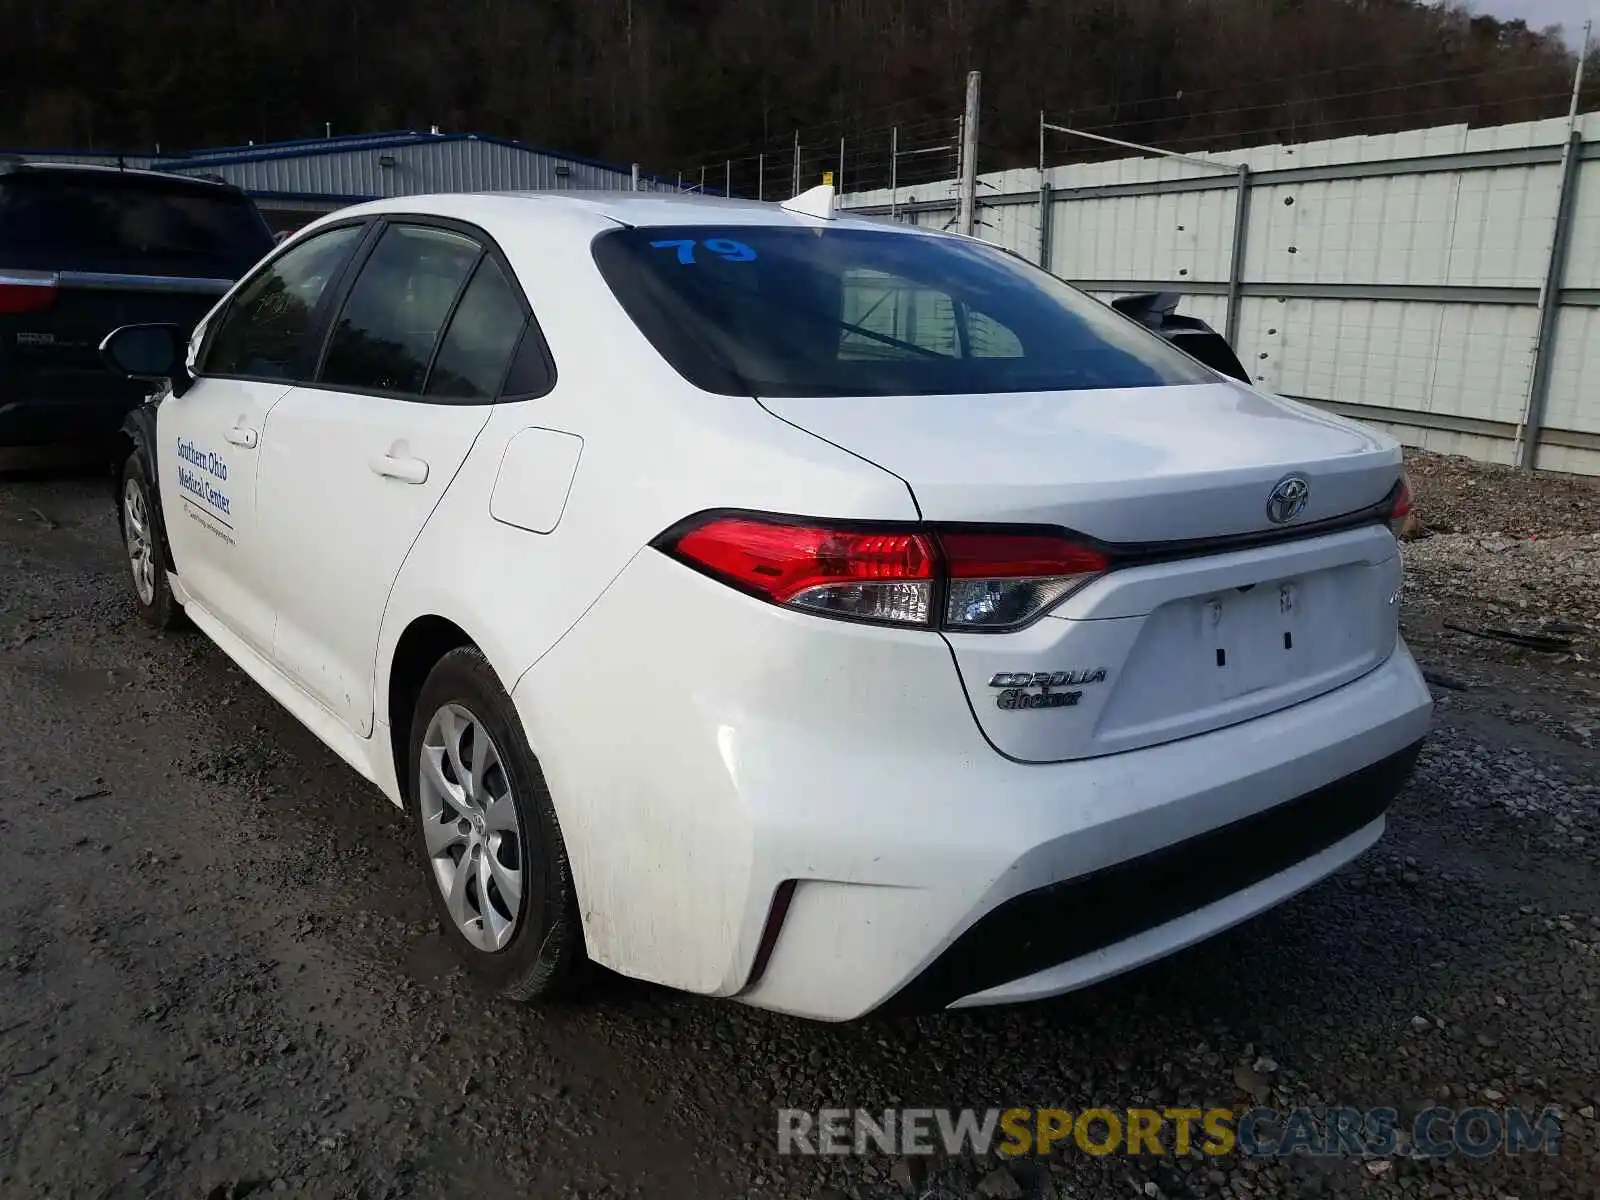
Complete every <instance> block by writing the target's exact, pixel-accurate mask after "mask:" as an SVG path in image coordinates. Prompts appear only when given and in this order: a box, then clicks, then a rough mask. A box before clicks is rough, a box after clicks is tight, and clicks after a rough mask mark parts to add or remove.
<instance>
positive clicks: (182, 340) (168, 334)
mask: <svg viewBox="0 0 1600 1200" xmlns="http://www.w3.org/2000/svg"><path fill="white" fill-rule="evenodd" d="M187 346H188V339H187V338H186V337H184V334H183V330H181V329H179V328H178V327H177V326H176V325H124V326H122V327H121V328H120V329H113V330H112V331H111V332H110V333H108V334H106V336H105V340H104V341H102V342H101V343H100V354H101V356H102V357H103V358H104V359H105V360H106V363H107V365H109V366H110V367H111V369H112V370H113V371H116V372H118V373H120V374H123V375H126V376H128V377H129V378H130V379H162V380H171V382H172V390H173V392H174V393H175V394H176V395H180V396H181V395H182V394H183V393H184V392H185V391H187V390H188V388H189V371H188V369H187V368H186V367H185V366H184V361H183V360H184V352H185V350H186V349H187Z"/></svg>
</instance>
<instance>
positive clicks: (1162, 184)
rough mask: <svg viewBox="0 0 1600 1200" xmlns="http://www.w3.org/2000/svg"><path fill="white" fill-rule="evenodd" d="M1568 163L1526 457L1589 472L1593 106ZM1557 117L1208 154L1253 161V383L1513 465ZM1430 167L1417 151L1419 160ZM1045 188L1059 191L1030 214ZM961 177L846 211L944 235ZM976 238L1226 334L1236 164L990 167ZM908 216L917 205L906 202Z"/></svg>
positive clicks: (1594, 278) (1595, 446)
mask: <svg viewBox="0 0 1600 1200" xmlns="http://www.w3.org/2000/svg"><path fill="white" fill-rule="evenodd" d="M1580 132H1581V133H1582V135H1583V136H1584V137H1585V138H1586V139H1587V140H1586V142H1585V144H1584V145H1582V146H1581V147H1580V148H1579V150H1578V160H1579V161H1578V163H1577V164H1576V167H1575V172H1576V173H1575V174H1574V175H1573V176H1571V184H1570V186H1571V187H1572V188H1575V189H1576V190H1575V193H1574V194H1573V195H1572V197H1571V199H1570V201H1569V204H1570V210H1571V220H1570V222H1569V224H1568V239H1569V245H1568V248H1567V255H1566V259H1565V272H1564V277H1563V279H1562V289H1561V292H1560V295H1559V301H1560V304H1559V307H1558V308H1557V309H1556V310H1555V316H1554V340H1553V342H1552V344H1551V345H1550V346H1549V347H1548V348H1547V351H1548V386H1547V390H1546V392H1545V402H1544V410H1543V415H1544V421H1543V425H1544V428H1543V431H1542V433H1541V437H1540V439H1539V445H1538V459H1537V461H1538V465H1540V466H1543V467H1548V468H1552V469H1557V470H1572V471H1584V472H1587V473H1596V474H1600V114H1589V115H1588V116H1586V117H1584V118H1581V119H1580ZM1567 135H1568V129H1567V123H1566V121H1564V120H1553V121H1537V122H1528V123H1525V124H1519V125H1508V126H1499V127H1495V128H1488V129H1469V128H1467V127H1465V126H1450V127H1446V128H1438V129H1421V130H1413V131H1409V132H1405V133H1398V134H1389V135H1382V136H1375V137H1358V138H1341V139H1337V140H1334V141H1327V142H1314V143H1307V144H1303V145H1298V146H1263V147H1255V148H1252V149H1247V150H1242V151H1237V152H1232V153H1226V154H1216V155H1211V156H1209V157H1211V158H1213V159H1215V160H1216V161H1218V162H1219V163H1220V164H1222V165H1223V166H1224V167H1228V168H1233V167H1236V166H1237V165H1238V164H1241V163H1242V164H1245V165H1246V166H1248V167H1249V169H1250V171H1251V172H1252V176H1251V179H1252V186H1251V187H1250V189H1249V202H1248V214H1249V215H1248V223H1247V226H1246V234H1245V242H1244V245H1245V254H1244V257H1243V261H1242V269H1241V270H1240V271H1239V273H1238V278H1237V280H1233V281H1231V282H1234V283H1236V284H1237V285H1238V287H1237V291H1238V299H1237V301H1236V306H1237V312H1236V315H1237V321H1238V335H1237V347H1236V348H1237V349H1238V351H1239V356H1240V358H1241V360H1243V361H1244V363H1245V364H1246V366H1247V367H1249V368H1250V370H1251V371H1252V373H1253V374H1254V375H1255V376H1256V380H1257V383H1258V386H1260V387H1263V388H1266V389H1269V390H1272V391H1275V392H1279V393H1281V394H1284V395H1291V396H1297V397H1301V398H1304V399H1308V400H1311V401H1313V402H1316V403H1320V404H1325V405H1328V406H1330V407H1334V408H1339V409H1342V410H1344V411H1350V412H1353V413H1355V414H1356V415H1359V416H1361V417H1363V418H1364V419H1370V420H1374V421H1376V422H1378V423H1380V424H1383V425H1385V426H1386V427H1388V428H1390V429H1391V430H1392V431H1393V432H1395V433H1396V434H1397V435H1399V436H1401V437H1402V438H1403V439H1404V440H1406V441H1407V442H1411V443H1413V444H1418V445H1425V446H1428V447H1430V448H1437V449H1441V450H1445V451H1449V452H1459V453H1470V454H1473V455H1475V456H1478V457H1482V458H1489V459H1496V460H1501V461H1509V460H1510V459H1511V458H1512V457H1513V455H1514V452H1515V445H1516V441H1515V439H1516V437H1517V433H1518V428H1519V426H1520V425H1521V423H1522V422H1523V419H1524V416H1525V415H1526V412H1527V406H1528V399H1529V395H1530V391H1531V390H1532V389H1533V385H1534V378H1533V375H1534V369H1535V362H1536V351H1537V346H1538V340H1539V311H1540V310H1539V307H1538V301H1539V296H1540V289H1541V285H1542V284H1543V283H1544V281H1545V277H1546V271H1547V268H1548V266H1549V263H1550V261H1551V251H1552V246H1553V244H1554V243H1555V240H1556V230H1557V216H1558V205H1559V204H1560V199H1561V192H1562V178H1563V175H1562V165H1561V149H1562V147H1563V146H1564V144H1565V142H1566V140H1567ZM1430 159H1431V160H1432V161H1431V162H1430V161H1427V160H1430ZM1041 183H1044V184H1047V185H1048V187H1049V188H1050V189H1051V197H1052V198H1051V201H1050V204H1049V211H1048V214H1047V216H1048V222H1047V224H1046V223H1042V222H1041V210H1040V203H1039V196H1040V193H1041ZM955 194H956V183H955V181H954V180H951V181H948V182H946V183H942V184H936V185H926V186H922V187H918V188H903V189H901V191H900V193H899V194H898V195H897V196H895V195H891V193H889V192H888V191H879V192H866V193H859V194H855V195H851V196H846V197H844V199H843V204H844V206H845V207H847V208H856V209H867V210H869V211H877V212H882V211H884V210H885V209H886V208H887V206H888V205H889V204H890V202H891V200H892V201H893V203H894V205H895V208H896V210H897V215H899V216H901V218H902V219H904V220H907V221H909V222H912V223H915V224H918V225H922V226H927V227H931V228H951V227H953V225H954V217H955V206H956V202H955ZM977 198H978V205H979V209H978V211H979V220H980V222H981V224H980V226H979V230H978V232H979V235H980V236H982V237H983V238H985V239H987V240H989V241H994V242H997V243H999V244H1001V245H1004V246H1006V247H1008V248H1010V249H1012V250H1015V251H1017V252H1018V253H1020V254H1022V255H1024V256H1026V257H1028V258H1030V259H1031V260H1033V261H1035V262H1039V261H1041V256H1040V239H1041V230H1042V229H1047V230H1048V235H1047V236H1048V242H1049V248H1048V254H1047V256H1046V261H1044V262H1043V265H1045V266H1047V267H1048V268H1049V269H1050V270H1051V271H1052V272H1054V273H1055V274H1056V275H1059V276H1061V277H1062V278H1064V279H1069V280H1072V281H1074V282H1078V283H1080V284H1082V285H1084V286H1086V287H1087V288H1088V289H1089V290H1090V291H1092V292H1093V293H1094V294H1096V295H1099V296H1102V297H1103V298H1105V299H1110V298H1112V297H1113V296H1116V295H1122V294H1127V293H1128V292H1132V291H1145V290H1150V289H1152V288H1159V289H1161V290H1169V291H1183V292H1185V293H1186V295H1185V299H1184V302H1183V305H1182V306H1181V311H1184V312H1186V313H1189V314H1191V315H1194V316H1197V317H1200V318H1202V319H1204V320H1206V321H1208V322H1210V323H1211V324H1213V325H1214V326H1216V327H1217V328H1218V329H1219V330H1220V329H1223V328H1224V327H1225V324H1226V321H1227V318H1228V313H1229V291H1230V275H1231V273H1232V267H1233V255H1234V245H1235V230H1234V224H1235V220H1236V215H1237V213H1238V209H1239V190H1238V185H1237V177H1236V176H1235V175H1234V174H1232V173H1231V171H1217V172H1209V171H1207V170H1205V169H1204V168H1203V167H1196V166H1190V165H1188V164H1185V163H1182V162H1177V161H1173V160H1169V159H1162V158H1151V157H1145V158H1127V159H1118V160H1114V161H1109V162H1100V163H1088V164H1079V165H1075V166H1068V167H1057V168H1052V169H1050V170H1048V171H1046V172H1045V173H1044V178H1043V180H1041V178H1040V173H1039V172H1038V171H1034V170H1020V171H1005V172H998V173H995V174H991V175H985V176H983V177H982V180H981V182H980V185H979V188H978V193H977ZM907 210H909V211H907Z"/></svg>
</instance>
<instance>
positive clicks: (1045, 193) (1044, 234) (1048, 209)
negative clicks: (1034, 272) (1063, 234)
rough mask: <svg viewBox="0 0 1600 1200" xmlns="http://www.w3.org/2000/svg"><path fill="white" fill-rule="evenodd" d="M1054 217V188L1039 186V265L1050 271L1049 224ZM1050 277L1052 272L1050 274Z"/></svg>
mask: <svg viewBox="0 0 1600 1200" xmlns="http://www.w3.org/2000/svg"><path fill="white" fill-rule="evenodd" d="M1054 216H1055V188H1053V187H1051V186H1050V185H1049V184H1048V183H1044V182H1041V183H1040V184H1039V265H1040V266H1041V267H1043V268H1044V269H1045V270H1046V271H1049V270H1050V234H1051V229H1050V222H1051V219H1052V218H1053V217H1054ZM1050 273H1051V274H1052V275H1053V274H1055V272H1054V271H1051V272H1050Z"/></svg>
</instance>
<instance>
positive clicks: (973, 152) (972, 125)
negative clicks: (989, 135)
mask: <svg viewBox="0 0 1600 1200" xmlns="http://www.w3.org/2000/svg"><path fill="white" fill-rule="evenodd" d="M982 78H983V76H982V74H981V73H980V72H978V71H968V72H967V108H966V114H965V115H964V116H963V117H962V118H961V209H960V213H959V217H958V220H957V223H956V227H957V229H959V230H960V231H961V232H962V233H964V234H966V235H967V236H968V237H971V236H972V234H973V231H974V230H975V229H976V228H977V223H978V108H979V96H980V90H981V86H982V84H981V80H982Z"/></svg>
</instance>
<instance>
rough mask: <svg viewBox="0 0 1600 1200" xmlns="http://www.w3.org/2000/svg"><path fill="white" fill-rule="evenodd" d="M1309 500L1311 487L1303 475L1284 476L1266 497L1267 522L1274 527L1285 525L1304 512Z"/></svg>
mask: <svg viewBox="0 0 1600 1200" xmlns="http://www.w3.org/2000/svg"><path fill="white" fill-rule="evenodd" d="M1309 499H1311V485H1310V484H1309V483H1307V482H1306V479H1305V476H1303V475H1285V476H1284V477H1283V478H1282V479H1280V480H1278V482H1277V484H1276V485H1275V486H1274V487H1273V489H1272V494H1271V495H1270V496H1268V497H1267V520H1269V521H1271V522H1272V523H1273V524H1274V525H1287V524H1288V523H1289V522H1290V521H1292V520H1294V519H1295V518H1296V517H1298V516H1299V515H1300V514H1301V513H1302V512H1304V511H1305V507H1306V501H1307V500H1309Z"/></svg>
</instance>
